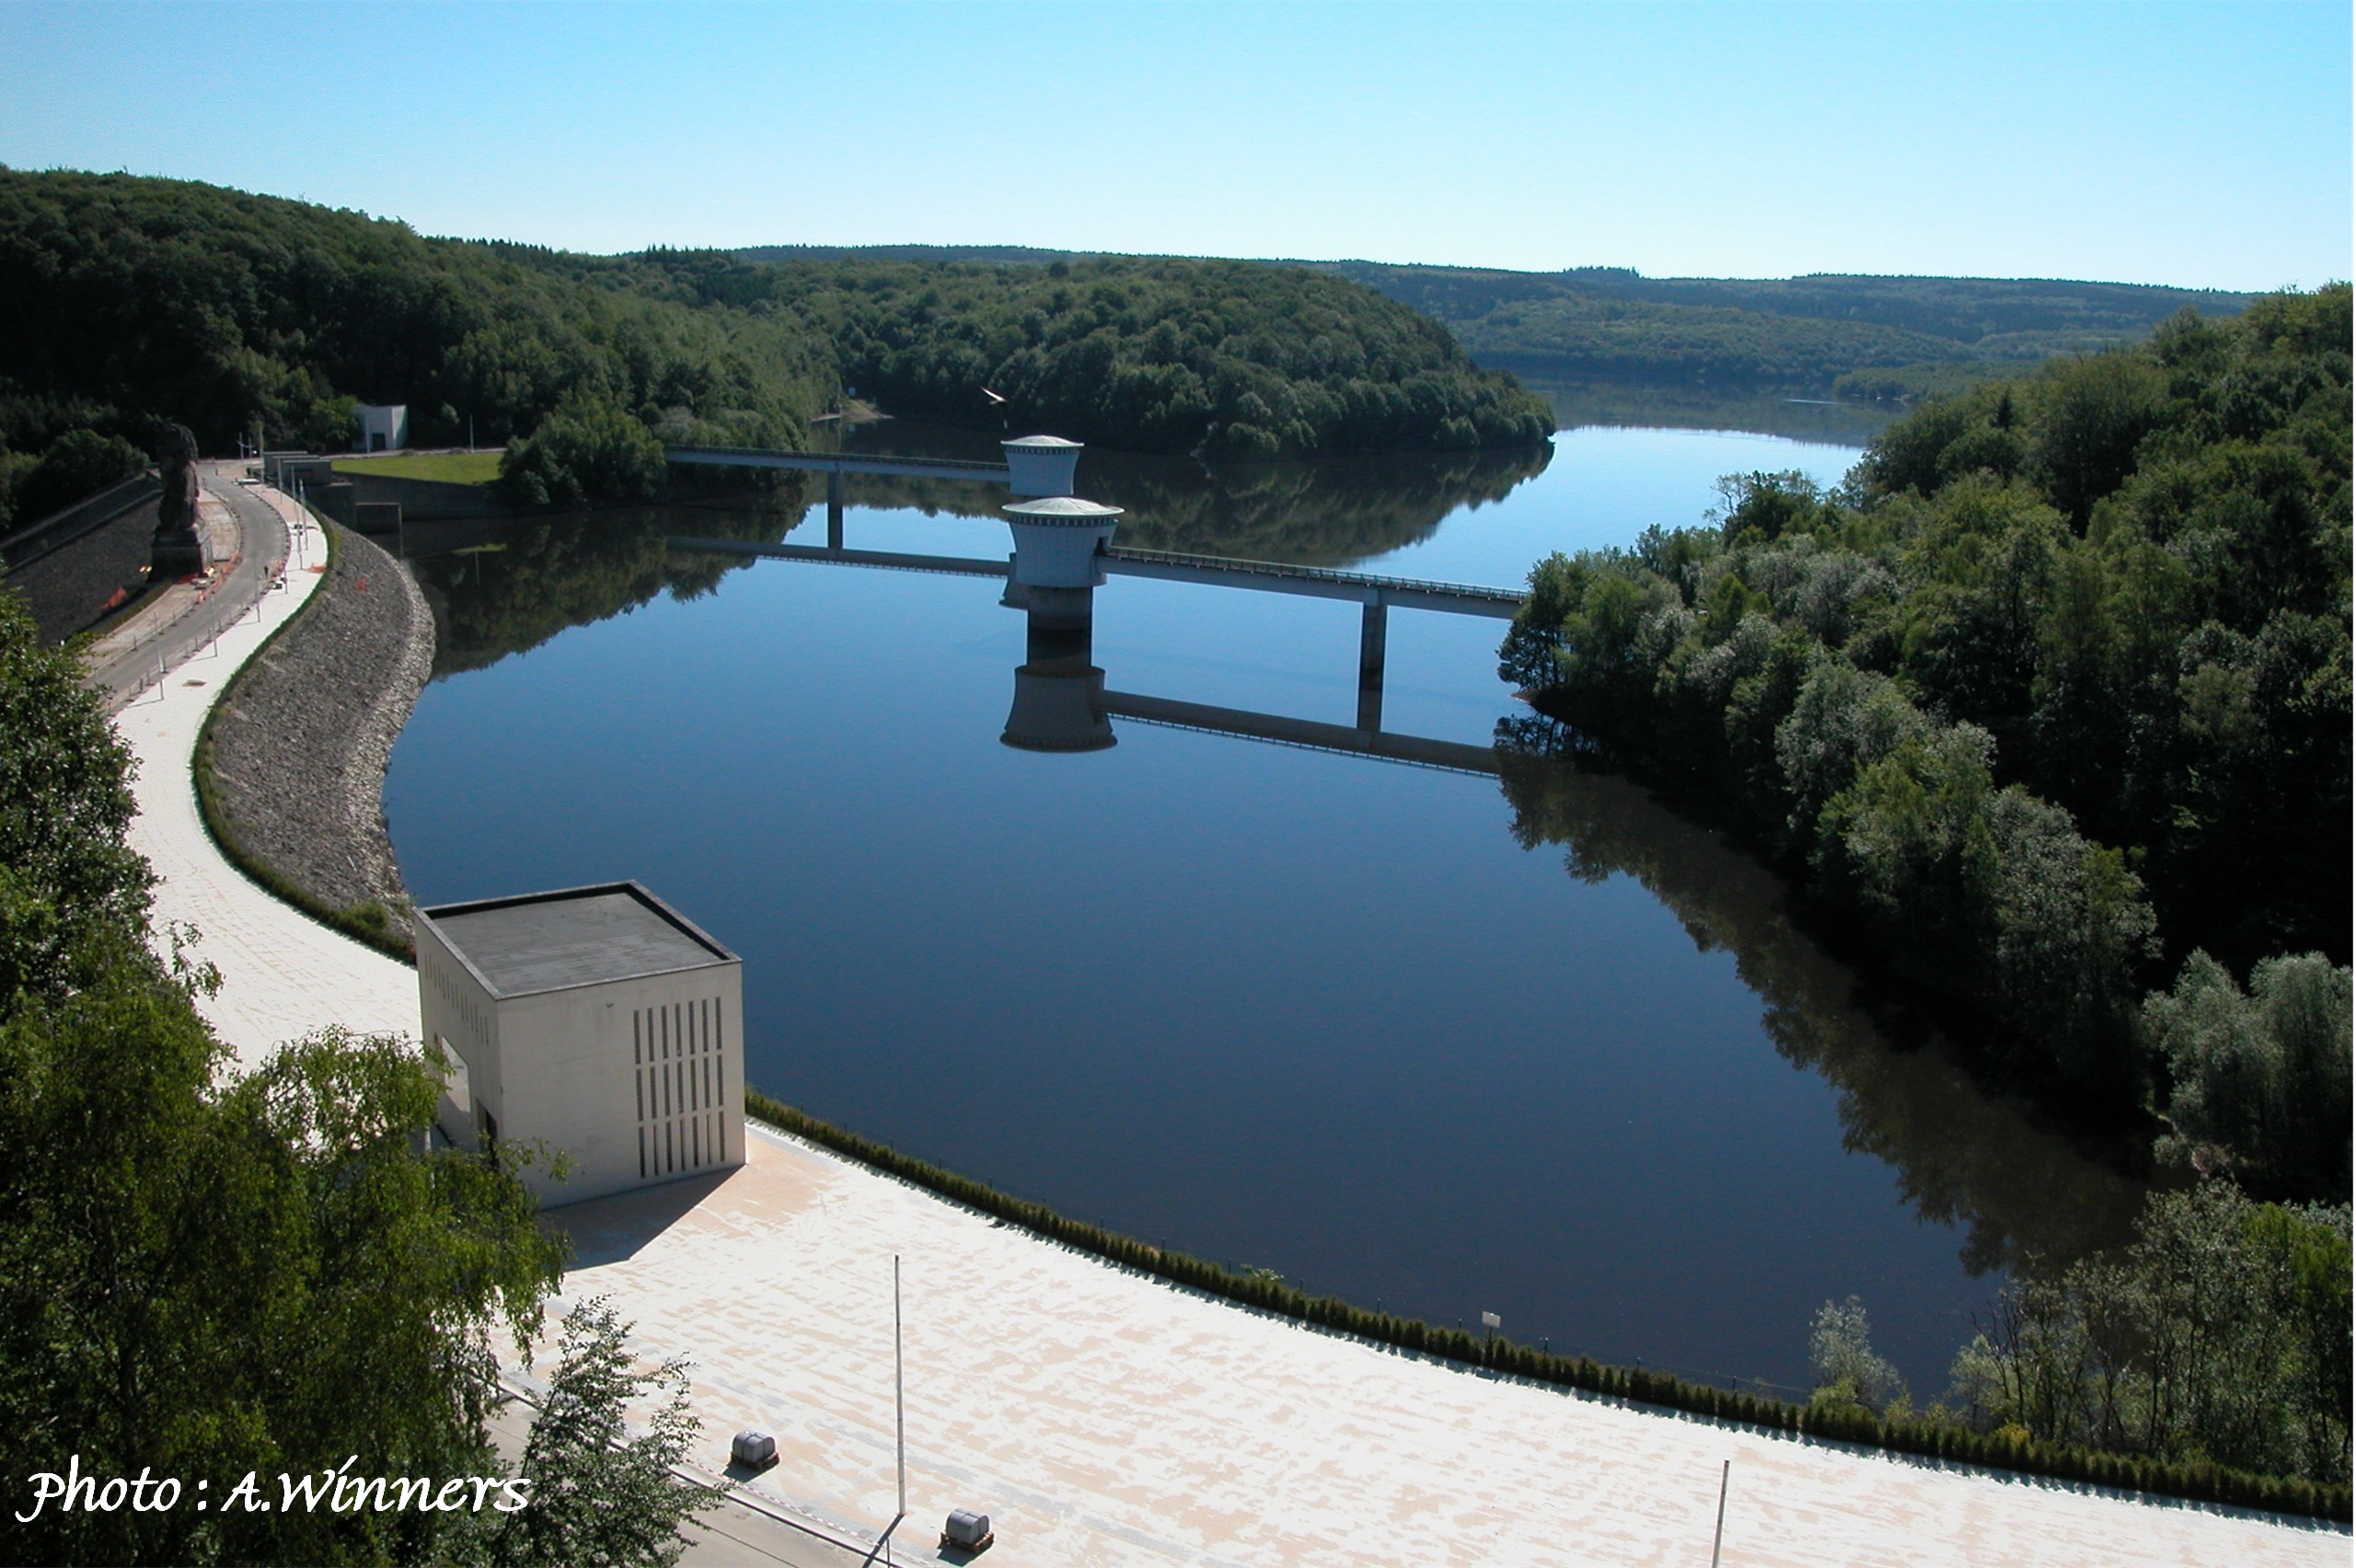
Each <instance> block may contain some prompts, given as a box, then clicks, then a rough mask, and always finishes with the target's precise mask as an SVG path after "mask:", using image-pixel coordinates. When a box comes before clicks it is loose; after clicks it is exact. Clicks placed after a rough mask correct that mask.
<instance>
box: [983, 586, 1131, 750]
mask: <svg viewBox="0 0 2356 1568" xmlns="http://www.w3.org/2000/svg"><path fill="white" fill-rule="evenodd" d="M1095 597H1096V591H1095V590H1094V589H1092V588H1044V589H1040V588H1025V587H1023V586H1022V584H1020V583H1017V582H1009V583H1008V584H1007V589H1006V597H1005V598H1004V599H1003V600H1001V601H999V602H1000V603H1002V604H1004V605H1007V606H1009V607H1010V608H1015V609H1020V610H1022V612H1023V613H1024V615H1025V617H1027V618H1028V621H1029V625H1028V626H1027V627H1026V628H1025V631H1024V637H1023V649H1022V652H1023V657H1022V667H1021V668H1019V669H1017V670H1016V671H1015V672H1014V706H1013V707H1011V708H1010V709H1007V714H1006V730H1005V732H1004V733H1002V734H1000V735H999V740H1000V741H1002V742H1003V743H1005V744H1008V745H1010V746H1013V747H1014V748H1016V749H1017V750H1019V751H1039V752H1084V751H1103V749H1104V748H1105V747H1107V746H1110V745H1112V744H1114V735H1113V724H1112V721H1110V720H1109V719H1107V718H1106V717H1105V715H1104V710H1103V707H1102V706H1100V704H1099V700H1098V699H1099V698H1102V697H1103V695H1104V672H1103V671H1102V670H1100V669H1098V668H1097V667H1096V665H1095V663H1094V651H1093V647H1092V638H1093V633H1092V628H1091V621H1090V613H1091V601H1093V600H1094V599H1095Z"/></svg>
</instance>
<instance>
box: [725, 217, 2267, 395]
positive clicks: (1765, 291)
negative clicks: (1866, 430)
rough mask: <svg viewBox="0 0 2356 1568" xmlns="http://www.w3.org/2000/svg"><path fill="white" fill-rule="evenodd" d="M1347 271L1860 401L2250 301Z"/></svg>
mask: <svg viewBox="0 0 2356 1568" xmlns="http://www.w3.org/2000/svg"><path fill="white" fill-rule="evenodd" d="M735 254H736V255H738V256H742V257H745V258H746V259H752V260H762V261H779V262H796V261H804V262H808V261H835V260H878V261H881V260H891V261H904V262H918V263H923V262H931V263H943V262H980V263H990V264H998V265H1038V266H1044V265H1046V264H1048V263H1051V262H1055V261H1065V262H1070V261H1075V260H1082V259H1089V253H1085V252H1079V251H1061V250H1037V249H1029V248H1023V247H1021V246H954V245H879V246H795V245H768V246H756V247H752V248H746V249H743V250H739V251H737V252H735ZM1287 264H1288V265H1294V266H1301V267H1309V268H1313V269H1317V270H1320V271H1330V272H1335V273H1339V274H1340V275H1341V276H1343V277H1345V278H1348V279H1350V280H1352V281H1353V282H1361V283H1364V284H1366V285H1368V286H1369V287H1370V288H1372V289H1374V290H1375V291H1376V292H1378V293H1380V294H1383V295H1385V296H1386V297H1388V298H1391V299H1394V300H1397V301H1399V302H1400V303H1401V304H1403V305H1408V306H1414V307H1415V309H1417V310H1419V311H1422V312H1423V313H1424V314H1425V315H1426V316H1429V317H1433V318H1434V319H1436V320H1438V321H1440V322H1442V323H1444V324H1446V325H1447V327H1448V329H1449V331H1451V332H1452V333H1454V334H1455V336H1456V338H1457V340H1458V341H1460V342H1461V343H1462V344H1463V345H1464V347H1465V348H1466V350H1467V351H1469V352H1471V353H1472V356H1473V358H1474V360H1475V361H1476V362H1477V363H1480V364H1481V365H1482V366H1484V368H1487V369H1494V370H1509V371H1512V372H1514V373H1515V374H1516V375H1521V376H1524V377H1527V378H1530V379H1532V380H1536V381H1541V382H1554V383H1573V384H1593V383H1598V382H1608V383H1623V384H1624V383H1640V384H1647V385H1657V386H1694V387H1715V388H1720V389H1723V390H1725V391H1727V392H1728V393H1745V392H1758V391H1766V390H1780V391H1785V392H1794V393H1813V394H1818V395H1826V394H1834V393H1839V394H1844V395H1848V396H1853V397H1860V398H1900V397H1918V396H1922V395H1924V394H1930V393H1939V392H1948V391H1956V390H1960V389H1962V388H1963V387H1965V386H1969V385H1970V384H1972V383H1974V382H1976V381H1981V380H1986V379H1989V378H1991V377H1992V376H1995V375H2004V374H2008V373H2009V372H2010V371H2012V370H2014V369H2017V368H2018V367H2019V366H2021V365H2023V364H2025V363H2032V362H2035V361H2038V360H2042V359H2048V358H2051V357H2053V356H2055V355H2057V354H2065V353H2080V352H2093V351H2097V350H2101V349H2107V348H2113V347H2117V346H2119V345H2121V344H2125V343H2131V342H2135V341H2138V340H2141V339H2142V338H2143V337H2145V336H2147V335H2148V334H2149V333H2150V332H2151V330H2152V329H2154V327H2156V326H2158V325H2159V324H2160V323H2161V322H2162V321H2165V320H2166V319H2167V318H2168V317H2171V316H2174V315H2176V314H2177V312H2178V311H2181V310H2186V309H2190V310H2192V311H2195V312H2197V313H2198V314H2200V315H2202V316H2211V317H2214V316H2235V315H2239V314H2240V313H2241V312H2242V311H2244V310H2246V309H2247V308H2248V306H2249V304H2250V301H2251V300H2252V299H2253V298H2255V297H2256V296H2255V295H2252V294H2229V293H2225V292H2223V291H2221V290H2216V289H2179V288H2165V287H2160V286H2157V285H2153V284H2144V283H2100V282H2073V281H2069V280H2061V279H2038V278H1908V277H1865V276H1854V275H1847V274H1841V273H1811V274H1808V275H1806V276H1802V277H1796V278H1647V277H1645V276H1644V275H1642V274H1641V273H1638V272H1636V271H1634V270H1632V269H1629V268H1624V267H1577V268H1572V269H1569V270H1567V271H1560V272H1517V271H1507V270H1504V269H1501V268H1481V267H1436V266H1403V265H1392V264H1388V263H1383V262H1375V261H1295V262H1289V263H1287Z"/></svg>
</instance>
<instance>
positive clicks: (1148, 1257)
mask: <svg viewBox="0 0 2356 1568" xmlns="http://www.w3.org/2000/svg"><path fill="white" fill-rule="evenodd" d="M745 1114H746V1115H748V1116H751V1117H753V1118H754V1119H755V1120H756V1121H761V1122H766V1123H768V1124H770V1125H772V1126H774V1127H776V1128H778V1129H779V1130H780V1131H782V1132H787V1133H791V1134H792V1135H793V1136H797V1137H802V1138H806V1139H808V1140H809V1141H810V1142H812V1143H814V1144H817V1145H820V1146H821V1147H826V1148H830V1149H832V1150H834V1151H835V1152H836V1153H837V1154H841V1155H846V1156H848V1157H849V1158H850V1159H855V1160H857V1161H858V1162H860V1164H862V1165H866V1166H869V1167H871V1168H872V1169H874V1170H880V1171H883V1173H885V1174H886V1175H890V1176H896V1177H898V1178H899V1179H901V1180H902V1181H905V1182H911V1183H913V1184H914V1185H916V1186H918V1187H922V1188H924V1189H926V1190H927V1191H929V1192H933V1193H939V1194H941V1196H942V1197H944V1198H948V1199H951V1200H952V1201H953V1202H956V1203H959V1204H963V1205H965V1206H966V1207H968V1208H972V1209H976V1210H979V1211H980V1212H982V1213H984V1214H987V1215H990V1216H994V1217H996V1218H999V1219H1003V1220H1006V1221H1008V1222H1009V1223H1011V1224H1014V1225H1019V1226H1021V1227H1022V1228H1024V1229H1026V1230H1029V1231H1031V1232H1032V1233H1033V1234H1034V1235H1037V1236H1041V1237H1044V1238H1045V1239H1048V1240H1051V1241H1059V1242H1062V1243H1063V1244H1065V1245H1066V1246H1069V1247H1076V1248H1078V1249H1079V1250H1080V1251H1084V1252H1090V1253H1093V1254H1094V1255H1096V1256H1097V1257H1100V1258H1103V1259H1105V1260H1107V1261H1108V1262H1114V1263H1118V1264H1121V1265H1123V1266H1124V1267H1126V1268H1132V1269H1136V1270H1138V1272H1139V1273H1142V1274H1151V1275H1154V1276H1155V1277H1157V1278H1161V1279H1166V1280H1169V1281H1171V1282H1172V1283H1173V1284H1176V1285H1181V1286H1186V1287H1188V1288H1189V1289H1193V1290H1199V1291H1202V1292H1204V1293H1205V1294H1207V1295H1210V1296H1216V1297H1223V1298H1224V1299H1226V1300H1230V1301H1235V1302H1239V1303H1241V1304H1242V1305H1244V1306H1247V1307H1256V1308H1258V1309H1261V1310H1263V1311H1267V1312H1274V1313H1276V1314H1278V1315H1280V1316H1283V1317H1287V1318H1291V1319H1294V1320H1297V1321H1299V1322H1303V1323H1309V1324H1312V1325H1314V1326H1316V1327H1319V1328H1324V1329H1331V1330H1333V1331H1334V1332H1338V1333H1345V1334H1350V1335H1353V1336H1355V1337H1357V1338H1358V1339H1362V1340H1368V1341H1371V1342H1372V1343H1377V1344H1385V1345H1391V1346H1393V1347H1395V1348H1397V1349H1400V1350H1404V1351H1410V1352H1413V1353H1415V1354H1417V1355H1430V1356H1435V1357H1438V1359H1441V1360H1444V1361H1449V1362H1453V1363H1456V1364H1457V1365H1459V1366H1472V1367H1480V1368H1484V1369H1485V1370H1489V1371H1494V1372H1500V1373H1504V1374H1506V1375H1507V1376H1509V1377H1516V1378H1527V1379H1529V1380H1530V1381H1532V1382H1538V1383H1549V1384H1553V1385H1555V1386H1557V1387H1560V1388H1566V1389H1584V1390H1585V1391H1587V1392H1589V1393H1595V1394H1601V1395H1605V1396H1607V1397H1610V1398H1613V1399H1621V1400H1627V1401H1631V1402H1634V1403H1637V1404H1648V1405H1657V1406H1661V1407H1663V1408H1666V1409H1669V1410H1676V1411H1683V1412H1688V1413H1690V1414H1693V1415H1703V1416H1708V1417H1711V1418H1713V1419H1715V1420H1719V1421H1728V1422H1735V1423H1738V1424H1743V1425H1746V1426H1753V1427H1759V1428H1762V1429H1764V1430H1767V1431H1771V1432H1791V1433H1796V1434H1799V1435H1805V1436H1808V1437H1817V1438H1822V1439H1827V1440H1830V1441H1834V1442H1842V1443H1854V1444H1858V1445H1860V1446H1863V1447H1877V1448H1884V1449H1888V1450H1890V1451H1892V1452H1895V1453H1901V1454H1918V1455H1923V1456H1925V1457H1928V1458H1939V1459H1946V1460H1951V1461H1954V1462H1956V1463H1958V1464H1969V1465H1981V1466H1986V1467H1989V1468H1992V1469H1996V1470H2015V1471H2021V1472H2024V1473H2027V1474H2031V1475H2041V1476H2050V1477H2053V1478H2055V1479H2057V1480H2061V1481H2069V1482H2086V1483H2089V1484H2092V1485H2096V1486H2107V1487H2113V1488H2116V1489H2118V1490H2120V1491H2124V1492H2147V1493H2162V1494H2165V1495H2167V1496H2171V1497H2184V1498H2190V1499H2194V1500H2197V1501H2200V1502H2205V1503H2223V1504H2228V1505H2233V1506H2235V1507H2245V1508H2259V1509H2264V1510H2267V1511H2269V1512H2272V1513H2279V1514H2299V1515H2306V1516H2313V1517H2317V1518H2327V1519H2337V1520H2341V1521H2346V1520H2347V1519H2348V1517H2349V1489H2348V1488H2347V1487H2346V1486H2334V1485H2327V1484H2323V1483H2320V1482H2311V1481H2304V1480H2301V1479H2299V1478H2297V1477H2286V1476H2265V1475H2252V1474H2249V1473H2248V1472H2246V1471H2243V1470H2227V1469H2225V1468H2223V1467H2222V1466H2219V1465H2212V1464H2208V1463H2205V1462H2192V1463H2178V1464H2170V1463H2163V1462H2161V1461H2158V1460H2155V1459H2149V1458H2142V1457H2141V1456H2139V1455H2133V1454H2114V1453H2104V1452H2099V1451H2096V1450H2091V1449H2085V1448H2066V1447H2054V1446H2052V1445H2050V1444H2044V1443H2038V1442H2034V1441H2027V1440H2015V1439H2014V1438H2012V1437H2009V1436H2006V1435H2002V1434H1999V1433H1981V1432H1974V1431H1972V1430H1970V1429H1969V1427H1963V1426H1957V1425H1952V1424H1943V1423H1936V1422H1929V1421H1900V1422H1888V1421H1882V1420H1880V1419H1878V1418H1877V1417H1875V1416H1873V1415H1870V1414H1868V1413H1866V1412H1864V1411H1862V1410H1857V1409H1854V1408H1850V1409H1831V1408H1825V1407H1819V1406H1812V1405H1804V1404H1794V1403H1791V1402H1789V1401H1784V1400H1774V1399H1768V1398H1764V1397H1762V1396H1760V1395H1757V1394H1750V1393H1744V1392H1741V1391H1740V1390H1738V1389H1716V1388H1711V1387H1709V1386H1708V1385H1706V1384H1702V1383H1689V1382H1687V1381H1685V1380H1684V1379H1683V1378H1678V1377H1675V1376H1673V1375H1671V1374H1669V1373H1666V1372H1655V1371H1647V1370H1646V1369H1645V1368H1643V1367H1640V1366H1636V1367H1631V1366H1605V1365H1603V1364H1602V1363H1600V1362H1596V1361H1590V1360H1588V1358H1587V1357H1586V1356H1583V1355H1582V1356H1567V1355H1549V1354H1547V1353H1545V1352H1543V1351H1540V1350H1536V1349H1533V1348H1531V1347H1530V1346H1529V1345H1526V1344H1516V1343H1513V1342H1512V1341H1510V1340H1507V1339H1505V1338H1502V1337H1499V1338H1494V1339H1490V1338H1484V1337H1483V1336H1481V1335H1478V1334H1474V1333H1470V1332H1466V1331H1465V1330H1462V1329H1443V1328H1438V1327H1435V1326H1434V1325H1432V1324H1430V1323H1426V1322H1425V1321H1423V1320H1420V1319H1416V1318H1400V1317H1395V1316H1392V1314H1389V1313H1381V1312H1369V1311H1366V1310H1364V1309H1360V1308H1357V1307H1353V1306H1351V1305H1350V1304H1349V1303H1348V1302H1345V1301H1340V1300H1336V1299H1335V1298H1334V1297H1330V1296H1323V1297H1313V1296H1309V1295H1306V1294H1304V1293H1302V1292H1301V1291H1299V1290H1296V1289H1294V1288H1293V1287H1292V1286H1288V1285H1286V1284H1285V1283H1283V1282H1282V1281H1281V1280H1278V1279H1276V1278H1273V1277H1270V1276H1268V1275H1265V1274H1238V1273H1235V1272H1234V1271H1232V1270H1230V1269H1226V1268H1222V1267H1220V1266H1219V1265H1218V1264H1216V1263H1207V1262H1203V1261H1202V1260H1201V1259H1199V1258H1194V1257H1189V1256H1187V1255H1186V1254H1185V1253H1184V1252H1173V1251H1166V1250H1164V1249H1162V1248H1160V1247H1152V1246H1149V1245H1147V1244H1146V1243H1145V1242H1142V1241H1139V1240H1138V1239H1135V1238H1133V1237H1128V1236H1123V1235H1120V1234H1118V1233H1116V1232H1114V1231H1110V1230H1104V1229H1102V1228H1098V1227H1096V1226H1093V1225H1088V1224H1085V1223H1083V1222H1081V1221H1080V1220H1075V1219H1068V1218H1066V1217H1065V1216H1062V1215H1059V1214H1057V1213H1056V1212H1055V1211H1054V1210H1053V1209H1050V1208H1048V1207H1046V1206H1045V1205H1042V1204H1034V1203H1028V1202H1025V1201H1023V1200H1022V1199H1020V1198H1015V1197H1010V1196H1009V1195H1007V1194H1006V1193H1001V1192H999V1190H998V1189H996V1188H994V1187H991V1186H988V1185H987V1184H986V1183H984V1182H976V1181H973V1180H971V1179H970V1178H967V1177H964V1176H959V1175H956V1174H955V1173H953V1172H952V1171H947V1170H941V1168H940V1167H938V1166H935V1165H930V1164H928V1163H927V1162H925V1161H924V1160H921V1159H914V1158H912V1157H910V1156H908V1155H905V1154H902V1153H901V1152H899V1151H898V1150H897V1149H895V1148H893V1147H890V1146H889V1145H886V1144H880V1143H877V1142H875V1141H873V1140H872V1139H870V1138H864V1137H861V1136H859V1135H858V1134H856V1133H849V1132H845V1131H843V1130H842V1129H841V1128H839V1127H836V1126H833V1125H830V1124H827V1123H825V1122H821V1121H819V1120H818V1119H817V1118H815V1117H814V1116H808V1115H804V1114H803V1113H802V1112H799V1111H797V1110H795V1109H793V1107H791V1106H790V1105H787V1104H785V1103H783V1102H782V1101H778V1100H774V1099H771V1098H770V1097H769V1096H768V1095H766V1094H763V1093H762V1092H761V1091H760V1090H756V1089H751V1088H747V1089H746V1090H745Z"/></svg>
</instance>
